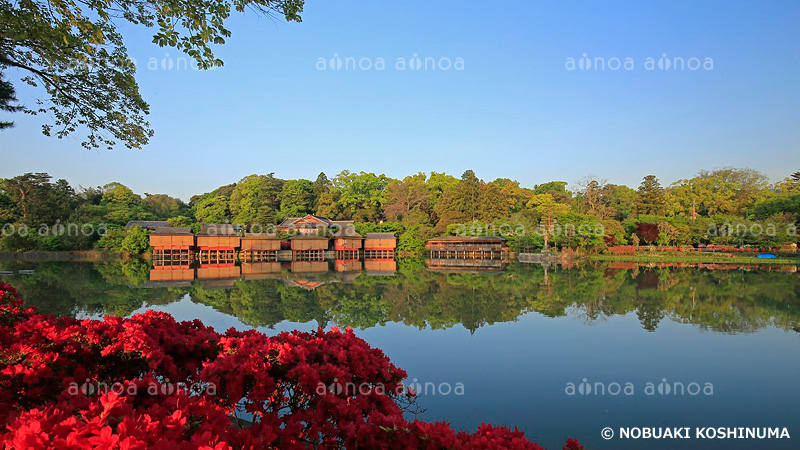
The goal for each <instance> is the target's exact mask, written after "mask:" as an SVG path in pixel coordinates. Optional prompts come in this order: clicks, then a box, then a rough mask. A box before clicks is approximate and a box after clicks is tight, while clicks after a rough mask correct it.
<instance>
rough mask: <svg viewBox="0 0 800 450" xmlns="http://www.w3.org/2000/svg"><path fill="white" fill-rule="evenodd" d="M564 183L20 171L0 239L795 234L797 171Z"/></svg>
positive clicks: (586, 238) (1, 186)
mask: <svg viewBox="0 0 800 450" xmlns="http://www.w3.org/2000/svg"><path fill="white" fill-rule="evenodd" d="M567 185H568V183H567V182H565V181H549V182H546V183H542V184H538V185H535V186H533V187H523V186H521V185H520V183H519V182H517V181H513V180H510V179H507V178H498V179H496V180H494V181H488V182H487V181H484V180H481V179H479V178H478V177H477V176H476V175H475V173H474V172H473V171H472V170H468V171H466V172H464V174H463V175H462V176H461V177H460V178H457V177H454V176H451V175H447V174H445V173H437V172H432V173H430V174H425V173H419V174H416V175H411V176H408V177H405V178H404V179H402V180H396V179H392V178H389V177H386V176H385V175H376V174H374V173H365V172H361V173H351V172H349V171H343V172H341V173H339V174H338V175H336V176H335V177H333V178H328V177H327V176H326V175H325V174H324V173H320V174H319V176H317V178H316V179H315V180H313V181H312V180H305V179H298V180H284V179H280V178H277V177H275V176H274V174H268V175H250V176H248V177H245V178H243V179H242V180H240V181H238V182H236V183H232V184H229V185H225V186H220V187H218V188H217V189H214V190H213V191H211V192H207V193H204V194H200V195H195V196H193V197H192V198H191V200H190V201H189V203H188V204H187V203H185V202H183V201H182V200H180V199H177V198H174V197H170V196H169V195H166V194H149V193H145V194H144V195H139V194H136V193H135V192H133V191H132V190H131V189H130V188H128V187H126V186H124V185H122V184H120V183H109V184H107V185H105V186H98V187H89V188H75V187H73V186H71V185H70V184H69V183H68V182H67V181H66V180H57V181H53V180H52V178H51V176H50V175H48V174H46V173H27V174H24V175H20V176H17V177H14V178H9V179H0V223H3V233H2V241H0V247H2V249H4V250H28V249H39V250H75V249H89V248H93V247H100V248H109V249H112V250H120V249H125V250H127V251H130V252H132V253H136V252H138V251H141V250H143V248H142V247H143V244H144V243H143V242H142V237H143V236H145V235H144V233H142V232H140V231H137V232H136V235H135V236H130V232H129V231H125V230H123V229H122V227H123V226H124V225H125V224H126V223H127V222H128V221H130V220H169V221H170V223H172V224H173V225H175V226H188V227H195V228H198V227H199V224H200V223H234V224H241V225H244V226H245V227H252V226H254V225H259V228H260V229H264V227H269V226H270V225H274V224H276V223H279V222H280V221H282V220H283V219H285V218H287V217H298V216H303V215H305V214H308V213H311V214H317V215H320V216H323V217H327V218H330V219H338V220H350V219H352V220H355V221H356V229H357V230H358V231H360V232H366V231H390V232H395V233H396V234H397V235H398V236H399V237H400V244H399V248H400V250H401V251H417V250H420V249H421V248H422V245H423V243H424V241H425V240H426V239H428V238H430V237H433V236H437V235H444V234H471V235H480V234H499V235H503V236H504V237H506V238H508V239H509V244H510V245H511V246H512V248H526V249H537V248H541V247H543V246H545V245H547V244H549V245H553V246H555V247H557V248H559V247H570V248H582V249H585V250H587V251H601V250H603V249H604V248H605V247H606V246H608V245H613V244H623V245H625V244H627V245H631V244H632V245H645V244H659V245H675V246H678V245H703V244H709V243H720V244H732V245H759V246H765V245H767V246H770V245H781V244H786V243H793V242H795V241H796V231H795V230H796V225H797V222H798V219H800V173H798V174H794V175H792V176H790V177H787V178H786V179H784V180H782V181H780V182H777V183H770V182H769V180H768V178H767V177H766V175H764V174H763V173H761V172H758V171H756V170H753V169H737V168H722V169H716V170H712V171H706V170H703V171H700V172H699V173H698V175H697V176H695V177H694V178H690V179H685V180H678V181H676V182H674V183H672V184H670V185H669V186H666V187H664V186H662V185H661V183H660V182H659V180H658V179H657V178H656V177H655V176H653V175H648V176H645V177H644V178H643V180H642V183H641V184H640V185H639V186H638V187H637V188H636V189H634V188H631V187H628V186H625V185H618V184H612V183H609V182H608V181H607V180H602V179H599V178H597V177H595V176H592V175H588V176H585V177H583V178H582V179H581V180H580V181H578V182H576V183H574V185H571V186H570V187H571V189H572V190H568V189H567ZM67 224H70V225H72V228H68V227H67V226H66V225H67ZM75 224H80V225H86V226H85V227H80V228H79V227H77V226H76V225H75ZM75 230H80V232H76V231H75ZM126 238H127V240H128V242H127V244H126V243H125V242H124V241H125V239H126ZM145 238H146V237H145ZM545 239H547V241H548V242H547V243H546V242H545ZM144 248H146V245H144Z"/></svg>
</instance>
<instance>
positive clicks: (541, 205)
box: [528, 193, 570, 250]
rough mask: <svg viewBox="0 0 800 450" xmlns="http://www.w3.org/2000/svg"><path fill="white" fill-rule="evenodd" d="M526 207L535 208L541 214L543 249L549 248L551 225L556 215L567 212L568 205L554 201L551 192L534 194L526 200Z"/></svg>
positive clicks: (553, 223) (551, 232)
mask: <svg viewBox="0 0 800 450" xmlns="http://www.w3.org/2000/svg"><path fill="white" fill-rule="evenodd" d="M528 207H529V208H534V209H536V211H537V212H539V213H540V214H541V215H542V222H543V223H542V226H543V235H544V250H548V249H549V248H550V239H551V236H552V234H553V228H554V227H553V226H554V225H555V221H556V219H557V218H558V216H561V215H564V214H566V213H567V212H569V210H570V207H569V205H564V204H562V203H558V202H556V200H555V198H554V197H553V194H549V193H548V194H534V195H533V196H532V197H531V199H530V200H529V201H528Z"/></svg>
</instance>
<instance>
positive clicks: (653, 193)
mask: <svg viewBox="0 0 800 450" xmlns="http://www.w3.org/2000/svg"><path fill="white" fill-rule="evenodd" d="M637 194H638V198H637V202H636V210H637V212H638V213H639V214H661V213H662V212H663V209H664V206H665V201H664V188H662V187H661V184H660V183H659V182H658V178H656V176H655V175H648V176H646V177H644V178H643V179H642V184H640V185H639V189H638V191H637Z"/></svg>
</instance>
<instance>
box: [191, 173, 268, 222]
mask: <svg viewBox="0 0 800 450" xmlns="http://www.w3.org/2000/svg"><path fill="white" fill-rule="evenodd" d="M282 188H283V180H280V179H278V178H275V177H274V175H273V174H271V173H270V174H268V175H250V176H247V177H245V178H243V179H242V180H241V181H239V182H238V183H236V187H235V188H234V189H233V192H232V193H231V198H230V212H231V214H232V215H233V222H234V223H237V224H244V225H248V226H250V225H254V224H258V225H262V226H268V225H271V224H274V223H275V221H276V220H277V218H278V209H279V208H280V200H279V196H280V193H281V190H282ZM198 220H199V218H198Z"/></svg>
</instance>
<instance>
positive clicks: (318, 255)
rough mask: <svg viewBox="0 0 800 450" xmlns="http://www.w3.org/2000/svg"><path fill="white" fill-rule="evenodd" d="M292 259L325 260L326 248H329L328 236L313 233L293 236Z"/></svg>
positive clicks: (291, 239) (291, 240)
mask: <svg viewBox="0 0 800 450" xmlns="http://www.w3.org/2000/svg"><path fill="white" fill-rule="evenodd" d="M289 241H290V242H291V244H292V260H294V261H324V260H325V250H327V249H328V244H329V240H328V238H327V237H326V236H317V235H313V234H306V235H297V236H292V237H291V238H290V240H289Z"/></svg>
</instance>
